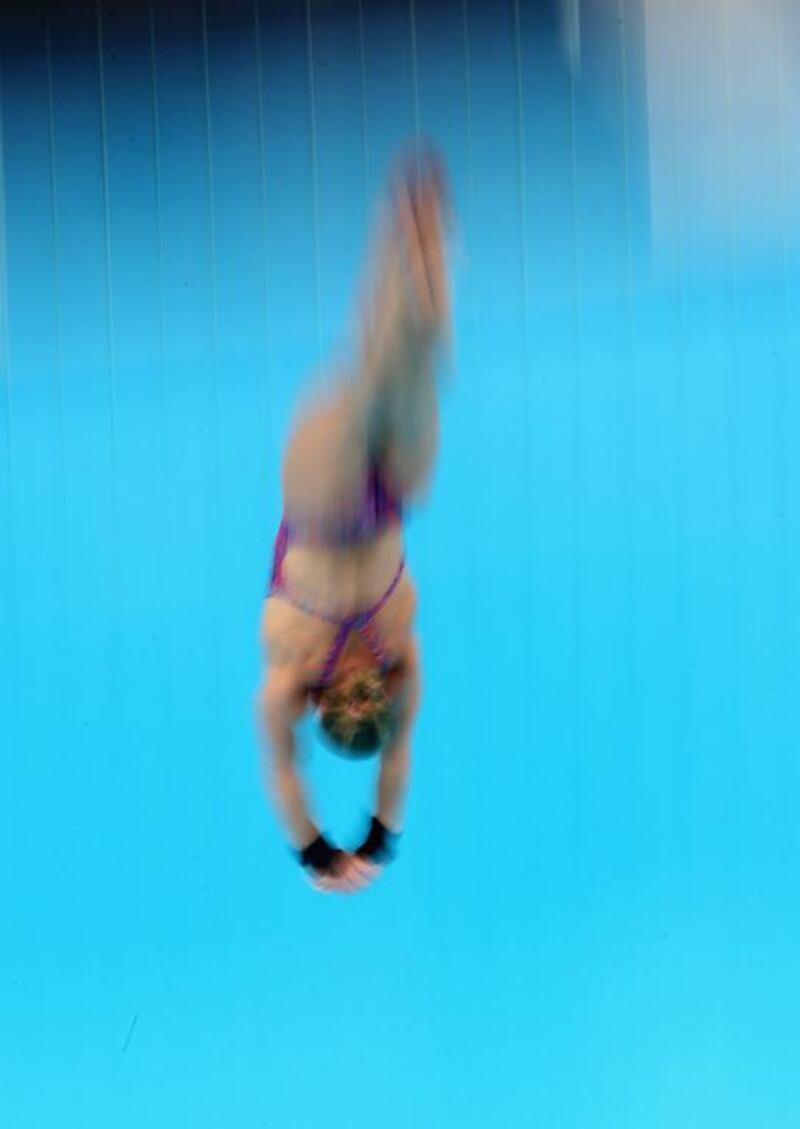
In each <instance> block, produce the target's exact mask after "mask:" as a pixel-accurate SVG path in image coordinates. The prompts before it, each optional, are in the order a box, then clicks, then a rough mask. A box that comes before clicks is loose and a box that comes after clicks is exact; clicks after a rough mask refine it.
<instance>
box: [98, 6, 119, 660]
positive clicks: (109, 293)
mask: <svg viewBox="0 0 800 1129" xmlns="http://www.w3.org/2000/svg"><path fill="white" fill-rule="evenodd" d="M95 19H96V39H97V74H98V87H99V95H100V165H101V171H102V176H101V185H102V195H103V256H104V261H105V275H106V336H107V339H108V370H107V372H108V382H107V383H108V416H109V435H110V444H111V451H110V463H111V468H110V469H111V473H110V476H109V491H110V502H111V577H112V601H114V599H115V597H116V595H117V594H118V591H119V545H118V531H119V514H118V483H117V474H118V449H117V448H118V441H119V435H118V432H119V424H118V405H117V357H116V350H115V346H114V284H113V277H112V263H111V258H112V256H111V201H110V198H109V177H108V108H107V102H106V72H105V54H104V52H105V48H104V43H103V12H102V3H101V0H96V4H95ZM113 653H115V649H114V648H112V654H113ZM112 682H113V679H112Z"/></svg>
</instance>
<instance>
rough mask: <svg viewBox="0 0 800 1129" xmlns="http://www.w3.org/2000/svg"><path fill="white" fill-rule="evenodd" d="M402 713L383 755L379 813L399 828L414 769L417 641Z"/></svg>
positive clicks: (410, 652) (410, 659)
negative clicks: (412, 735)
mask: <svg viewBox="0 0 800 1129" xmlns="http://www.w3.org/2000/svg"><path fill="white" fill-rule="evenodd" d="M401 693H402V699H401V714H400V718H399V720H398V724H397V728H396V729H395V732H394V734H393V736H392V738H391V739H390V741H389V742H388V744H387V746H386V748H385V749H384V750H383V753H382V755H381V767H380V771H379V773H378V793H377V802H376V809H375V815H376V816H377V818H378V819H379V820H380V821H381V823H382V824H383V825H384V827H386V828H387V829H388V830H389V831H393V832H394V831H397V830H399V826H400V823H401V820H402V809H403V804H404V801H405V797H406V792H407V790H408V780H409V776H410V772H411V733H412V730H413V727H414V721H415V719H416V716H417V711H418V709H419V702H420V696H421V688H420V672H419V662H418V657H417V648H416V644H414V643H413V642H412V643H411V644H409V648H408V652H407V655H406V658H405V662H404V679H403V689H402V692H401Z"/></svg>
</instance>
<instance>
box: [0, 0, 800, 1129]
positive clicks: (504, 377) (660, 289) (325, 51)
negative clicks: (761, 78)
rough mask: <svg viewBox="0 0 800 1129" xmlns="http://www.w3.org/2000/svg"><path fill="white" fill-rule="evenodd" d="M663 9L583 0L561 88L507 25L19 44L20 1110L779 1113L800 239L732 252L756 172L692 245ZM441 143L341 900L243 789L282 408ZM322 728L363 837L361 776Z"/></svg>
mask: <svg viewBox="0 0 800 1129" xmlns="http://www.w3.org/2000/svg"><path fill="white" fill-rule="evenodd" d="M743 2H744V0H743ZM648 4H649V0H647V2H646V3H644V4H640V3H639V2H638V0H619V2H614V0H608V2H607V3H606V2H602V3H601V2H600V0H594V2H593V3H588V2H587V3H585V4H583V5H582V6H581V20H582V22H581V32H582V34H581V53H580V67H579V69H578V68H577V67H575V66H574V65H573V68H572V69H570V67H569V66H568V65H567V62H566V61H565V56H564V52H563V50H562V33H561V29H560V26H559V6H558V5H557V4H555V3H553V4H544V3H542V4H534V3H526V2H524V0H520V2H519V3H516V4H514V3H505V2H498V3H495V4H491V5H489V4H480V3H477V2H475V0H472V2H465V3H463V4H462V3H455V2H452V3H433V2H429V3H426V2H422V0H417V2H416V3H414V2H412V3H410V4H405V5H403V4H389V3H386V4H373V3H367V2H366V0H364V2H363V3H361V4H357V3H352V2H351V3H347V2H344V0H341V2H338V3H334V2H330V3H323V2H321V0H319V2H315V3H313V4H311V5H309V6H305V5H303V4H293V3H278V2H274V3H256V5H255V6H253V5H252V4H251V3H247V4H245V3H243V2H241V0H236V2H230V0H226V2H225V3H223V2H222V0H213V2H212V0H208V2H207V3H205V4H199V3H198V4H193V3H183V2H177V0H173V2H170V3H155V4H153V5H149V4H148V3H145V2H144V0H142V2H141V3H138V4H137V3H133V2H128V0H126V2H125V3H123V2H122V0H117V2H105V0H104V2H102V3H101V4H99V5H97V6H95V5H91V4H85V5H81V4H78V3H69V4H62V5H58V6H56V5H53V6H50V7H47V8H41V6H37V5H36V4H33V5H29V6H25V7H24V8H23V7H22V6H20V7H18V8H16V9H11V8H7V9H6V10H5V14H4V15H3V16H2V17H1V18H0V43H1V44H2V54H1V55H0V83H1V85H0V98H1V102H0V110H1V111H2V118H1V129H2V134H1V135H0V146H1V148H0V155H1V156H2V181H1V182H0V240H2V242H0V258H1V259H2V271H1V272H0V285H1V286H2V291H1V292H0V301H1V302H2V305H0V332H1V333H2V337H0V365H2V397H0V601H2V603H1V609H2V615H1V616H0V718H2V721H0V733H1V734H2V761H1V762H0V764H1V765H2V786H0V859H2V862H0V875H2V890H3V910H2V915H0V1000H1V1002H0V1118H2V1120H3V1123H4V1124H8V1125H13V1126H18V1127H20V1129H21V1127H22V1126H39V1125H42V1126H44V1125H58V1126H59V1127H63V1129H73V1127H75V1129H89V1127H90V1126H95V1125H98V1126H99V1125H104V1126H105V1125H113V1126H114V1127H115V1129H126V1127H128V1126H130V1127H133V1126H137V1127H139V1126H141V1125H148V1126H150V1127H152V1129H156V1127H158V1126H162V1125H164V1126H175V1125H177V1124H192V1125H195V1126H197V1127H200V1126H205V1125H208V1126H212V1125H213V1126H217V1125H221V1124H224V1125H227V1126H231V1127H234V1126H235V1127H237V1129H238V1127H240V1126H241V1127H243V1126H262V1125H268V1126H271V1127H283V1126H287V1127H295V1126H305V1125H316V1124H318V1123H320V1122H321V1123H323V1124H326V1125H332V1126H336V1127H338V1126H340V1125H342V1126H348V1127H350V1129H357V1127H362V1126H367V1125H371V1124H379V1125H382V1126H385V1129H393V1127H395V1126H398V1127H399V1126H403V1127H405V1126H408V1125H409V1124H410V1123H413V1124H416V1125H418V1126H420V1127H425V1129H428V1127H439V1126H442V1125H445V1124H459V1125H461V1126H464V1127H465V1129H466V1127H471V1126H476V1127H477V1126H485V1125H487V1124H489V1125H499V1126H504V1127H515V1129H516V1127H517V1126H520V1127H522V1126H529V1125H531V1124H534V1123H535V1124H541V1125H543V1126H548V1129H555V1127H560V1126H563V1127H565V1129H566V1127H570V1129H571V1127H576V1129H577V1127H581V1126H588V1125H591V1126H592V1129H601V1127H604V1126H608V1127H609V1129H610V1127H614V1129H619V1127H621V1126H631V1127H636V1129H640V1127H642V1126H648V1127H651V1129H655V1127H662V1126H663V1127H664V1129H674V1127H675V1126H677V1125H681V1126H687V1127H688V1126H702V1127H703V1129H713V1127H715V1126H719V1127H720V1129H722V1127H724V1129H734V1127H737V1129H738V1127H739V1126H741V1127H748V1129H749V1127H750V1126H753V1125H755V1124H764V1125H769V1126H776V1127H777V1126H789V1125H793V1124H795V1123H796V1122H797V1120H798V1117H800V1084H799V1083H798V1075H797V1071H796V1061H797V1052H798V1041H797V1030H796V1027H797V1014H798V1006H799V1005H800V974H799V973H798V965H797V956H796V954H797V951H798V945H800V911H799V910H798V900H797V888H796V869H797V868H796V864H797V858H798V848H800V832H799V831H798V825H797V816H796V813H797V806H798V798H799V797H798V784H799V783H800V769H799V768H798V756H797V754H798V749H799V748H800V705H798V692H797V687H798V676H799V675H800V653H799V650H798V626H800V579H799V578H800V507H799V505H798V499H797V490H796V485H797V483H798V481H800V454H798V445H797V443H796V435H797V428H798V424H799V423H800V393H799V392H798V385H797V372H798V370H799V366H798V360H800V343H799V342H798V334H797V328H796V326H797V311H798V298H799V297H800V285H799V284H800V256H798V254H797V251H796V249H795V244H794V243H793V242H792V240H791V239H790V238H789V235H788V233H787V235H786V238H781V239H778V240H777V241H774V242H772V243H770V242H766V243H765V242H762V243H760V244H759V243H754V242H753V241H749V242H748V241H745V240H744V239H743V238H740V231H739V229H738V228H737V216H740V215H742V214H743V213H742V212H741V211H740V210H738V209H737V207H736V201H737V200H739V201H741V200H742V199H743V196H742V193H743V192H744V186H743V185H742V184H741V183H740V182H737V180H736V175H737V173H736V169H737V168H738V167H739V166H738V165H734V164H733V163H731V164H730V165H729V166H726V165H724V164H723V166H722V167H725V168H728V174H727V179H726V178H725V177H723V182H724V184H725V187H726V196H725V200H724V201H722V200H721V201H720V212H721V214H723V213H724V221H723V223H722V231H723V235H724V239H723V240H722V243H721V245H720V247H718V248H716V249H715V248H714V247H710V245H709V241H708V240H704V239H702V238H697V239H693V235H696V234H697V233H696V232H694V228H693V225H692V223H691V218H692V216H693V214H695V213H694V209H693V193H694V192H698V193H699V191H700V187H701V186H699V183H698V182H697V180H696V179H695V180H694V181H693V180H692V178H691V175H690V174H689V173H688V172H687V171H686V168H687V166H686V164H685V163H683V162H685V161H688V160H690V158H691V153H690V152H689V149H690V148H691V146H690V145H688V144H686V141H685V138H684V143H683V148H682V140H681V134H680V132H679V131H678V130H677V128H676V126H675V122H676V121H679V120H680V118H679V117H676V118H675V119H674V120H673V122H672V126H671V127H669V128H671V129H672V133H668V135H667V136H666V143H664V135H661V134H658V131H659V129H660V128H663V129H668V126H667V125H665V124H664V122H663V121H660V119H658V117H657V116H656V117H654V116H653V113H652V109H653V104H654V103H653V90H652V86H650V87H648V78H649V77H652V74H653V72H652V70H651V71H650V72H649V73H648V69H647V55H646V53H645V42H646V35H645V32H646V18H647V13H648ZM776 5H777V6H776ZM650 7H652V5H650ZM788 11H789V9H788V7H787V6H786V5H782V6H781V5H779V4H777V0H776V2H775V3H774V4H772V5H771V6H770V12H772V13H773V15H774V14H776V13H777V14H780V13H784V14H786V13H788ZM787 27H788V25H787ZM794 30H795V29H794V28H793V26H792V28H789V29H788V30H787V35H786V38H785V40H784V41H783V42H784V46H783V47H782V48H781V51H782V54H781V56H780V58H778V57H777V56H776V58H775V60H774V64H775V65H774V66H772V64H771V63H770V67H769V68H768V72H769V73H770V74H774V75H775V84H776V85H775V88H774V98H773V100H772V101H771V102H768V105H770V106H773V107H774V113H773V112H772V111H771V113H772V116H771V117H769V118H768V119H765V120H764V121H763V122H761V123H759V130H760V136H761V137H762V143H761V149H760V158H759V159H761V160H767V158H769V160H771V161H772V164H769V166H768V167H769V168H770V169H772V168H773V167H774V169H775V170H776V171H775V176H774V181H773V182H772V188H773V189H774V193H775V200H776V201H777V200H780V201H781V202H782V207H783V208H784V209H785V211H783V212H781V211H779V210H776V209H777V205H776V209H773V211H774V214H775V215H778V216H779V217H785V218H786V222H787V224H788V218H789V217H790V216H791V215H793V214H794V211H795V210H796V207H797V203H798V200H800V192H798V186H800V143H798V137H800V130H798V129H797V125H798V122H797V120H796V119H795V118H793V117H792V116H791V114H790V113H789V111H787V109H786V106H787V105H789V103H788V102H787V101H786V100H785V97H784V93H785V90H788V89H789V86H790V84H791V82H792V81H793V80H794V74H793V71H792V60H793V59H794V58H796V52H795V53H794V54H793V53H792V44H793V43H795V39H793V38H792V37H791V35H790V34H789V32H790V31H791V32H792V34H793V32H794ZM721 35H722V33H721V32H720V36H721ZM777 42H779V43H780V42H781V40H780V39H779V40H778V41H777ZM726 44H727V47H726ZM795 45H796V43H795ZM708 46H709V58H710V59H712V60H713V59H716V60H719V59H721V58H723V56H724V57H725V58H727V57H728V56H727V55H726V54H725V51H726V50H728V49H729V48H730V42H729V41H728V40H724V41H723V38H721V37H720V38H719V39H718V40H714V39H712V40H711V41H709V45H708ZM673 48H674V51H675V58H678V57H679V54H680V44H679V43H678V44H676V45H673ZM735 62H736V60H734V63H735ZM738 62H739V68H738V69H737V68H736V67H733V70H732V72H731V73H732V74H734V76H738V78H736V77H735V78H734V85H735V84H736V82H737V81H738V80H739V79H740V80H741V82H742V83H744V82H745V81H746V76H747V66H748V61H747V57H746V56H744V57H742V58H741V59H740V60H738ZM574 63H575V60H574V58H573V64H574ZM784 82H785V86H784V85H782V84H783V83H784ZM681 95H683V96H684V97H686V90H685V87H680V86H678V87H676V88H675V89H672V90H671V91H670V90H667V91H666V95H665V97H666V98H667V101H669V98H672V101H673V103H674V102H675V99H677V98H679V97H680V96H681ZM728 104H730V103H728ZM716 125H717V126H718V129H717V128H716V127H715V130H714V133H713V137H712V136H709V137H708V139H707V140H708V141H709V144H710V143H712V141H713V143H714V144H715V145H717V146H719V147H720V152H721V155H722V159H723V161H724V157H725V153H726V152H728V151H729V149H730V145H731V144H732V139H733V140H735V138H736V136H737V133H736V130H737V120H736V117H735V116H734V115H731V114H728V115H727V119H726V120H722V119H720V121H719V122H718V123H716ZM417 131H422V132H424V133H425V134H427V135H428V136H430V137H432V138H433V139H434V140H435V141H436V142H437V144H439V145H440V146H441V148H442V150H443V151H444V154H445V157H446V160H447V162H448V166H449V170H450V174H451V178H452V184H453V191H454V196H455V201H456V207H457V212H458V228H457V232H456V237H455V241H454V254H453V269H454V279H455V299H456V310H455V313H456V316H455V322H456V324H455V337H456V356H455V363H454V374H453V377H454V378H453V380H452V381H451V382H449V383H448V382H447V381H446V382H445V385H444V389H445V391H444V403H443V411H444V437H443V449H442V457H441V462H440V465H439V468H438V472H437V478H436V483H435V486H434V489H433V492H432V495H431V498H430V500H429V503H428V505H427V506H426V507H425V508H423V509H420V510H419V512H418V513H416V514H415V515H414V516H413V518H412V521H411V524H410V528H409V553H410V560H411V564H412V568H413V570H414V573H415V575H416V577H417V581H418V585H419V589H420V597H421V607H420V619H419V628H420V636H421V641H422V646H423V654H424V667H425V674H426V697H425V703H424V708H423V712H422V716H421V719H420V724H419V728H418V735H417V742H416V753H415V775H414V782H413V790H412V795H411V799H410V803H409V808H408V818H407V832H406V835H405V838H404V843H403V850H402V856H401V859H400V861H399V862H398V863H397V865H396V867H394V868H393V869H392V870H391V871H389V872H388V873H387V874H386V875H385V876H384V877H383V878H382V879H381V881H380V883H379V884H378V885H377V886H376V887H375V888H374V889H372V890H370V891H369V892H367V893H366V894H364V895H363V896H361V897H358V898H355V899H353V900H338V899H324V898H320V897H318V896H317V895H315V894H313V893H312V892H311V891H310V890H309V889H308V888H307V887H306V886H305V885H304V884H303V883H302V881H301V879H300V877H299V875H298V873H297V869H296V867H295V866H294V865H293V864H292V862H291V860H290V859H289V857H288V854H287V851H286V849H285V846H284V844H283V841H282V837H281V832H280V829H279V827H278V825H277V824H276V822H275V820H274V819H273V817H272V815H271V813H270V812H269V810H268V808H267V806H266V804H265V801H264V798H263V795H262V791H261V784H260V780H259V770H258V756H257V752H256V747H255V741H254V736H253V724H252V695H253V691H254V688H255V685H256V683H257V679H258V677H259V656H258V650H257V640H256V627H257V620H258V616H259V610H260V600H261V596H262V593H263V586H264V581H265V578H266V575H267V571H268V566H269V554H270V548H271V538H272V535H273V532H274V528H275V525H276V523H277V520H278V517H279V507H280V499H279V496H278V491H277V485H278V483H277V474H276V472H277V468H278V464H279V459H280V450H281V443H282V440H283V437H284V434H285V429H286V427H287V425H288V422H289V420H290V419H291V414H292V411H293V406H294V403H295V399H296V396H297V394H298V393H299V392H300V390H301V389H302V388H303V386H304V382H305V380H306V379H307V376H308V373H309V372H310V371H311V370H313V369H315V368H317V367H318V366H319V365H320V364H322V363H324V361H325V359H326V358H327V357H328V356H329V355H331V351H332V350H333V351H335V350H336V349H337V348H338V347H340V346H341V344H342V342H343V341H344V340H346V335H345V333H344V330H345V327H346V325H347V319H348V317H349V316H350V315H351V313H352V301H351V298H352V287H353V285H354V283H355V280H356V277H357V273H356V272H357V267H358V264H359V256H360V254H361V251H362V247H363V243H364V239H365V236H366V232H367V230H368V224H369V218H370V215H371V209H372V206H373V202H374V198H375V196H376V193H377V191H378V190H379V188H380V186H381V184H382V183H383V180H384V177H385V174H386V170H387V167H388V164H389V161H390V159H391V157H392V156H393V155H394V153H395V152H396V150H397V147H398V145H399V144H401V143H402V142H404V141H406V140H407V139H408V138H409V137H411V136H413V135H414V134H415V133H416V132H417ZM764 139H766V140H764ZM656 140H658V141H659V142H661V143H662V144H661V150H660V151H666V152H669V153H672V154H673V157H674V164H673V165H672V166H670V167H671V169H672V176H671V178H670V180H669V183H667V185H666V187H665V186H664V185H661V186H660V191H661V196H662V198H663V197H664V195H665V193H666V195H667V196H668V198H669V200H670V201H671V207H672V212H671V217H672V222H671V223H670V224H667V225H666V226H664V225H662V226H660V227H659V229H658V232H659V234H658V239H656V238H655V234H654V233H655V230H656V229H655V225H654V223H653V222H652V215H653V210H652V200H653V199H654V198H656V196H657V188H658V186H657V185H655V184H654V182H653V175H654V174H653V170H654V168H656V164H657V163H654V161H653V159H652V156H653V153H654V152H655V151H656V150H655V148H654V146H655V142H656ZM695 143H696V138H693V141H692V144H695ZM681 154H683V156H681ZM754 159H755V157H754ZM717 165H719V163H718V162H717ZM737 193H738V195H737ZM781 233H782V229H781ZM701 234H702V233H701ZM792 483H794V484H795V485H794V486H792ZM306 739H307V744H308V747H309V750H310V751H311V752H312V756H311V759H310V766H309V767H310V772H311V775H312V777H313V780H314V783H315V794H316V797H317V800H318V809H319V811H320V813H321V818H323V820H324V822H325V824H326V826H328V827H330V828H331V829H332V830H333V831H334V832H336V833H339V834H341V835H342V836H343V837H345V838H347V837H348V836H352V835H354V834H357V833H358V832H359V831H360V830H361V826H362V820H363V815H364V812H365V811H366V807H367V804H368V802H369V796H370V787H371V777H370V772H369V771H365V770H363V769H362V768H361V767H354V766H350V765H347V764H344V763H338V762H336V761H335V760H334V759H333V758H330V757H328V756H326V755H325V754H324V753H322V752H321V751H319V750H318V749H317V747H316V746H315V743H314V737H313V734H312V733H311V732H309V733H307V734H306ZM792 1062H794V1063H795V1067H792Z"/></svg>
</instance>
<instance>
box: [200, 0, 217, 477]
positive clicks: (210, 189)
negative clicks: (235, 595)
mask: <svg viewBox="0 0 800 1129" xmlns="http://www.w3.org/2000/svg"><path fill="white" fill-rule="evenodd" d="M200 16H201V26H202V33H203V107H204V113H205V135H206V138H205V140H206V195H207V198H208V257H209V269H210V274H211V364H212V396H213V402H214V472H215V476H216V484H217V489H218V490H219V476H220V465H221V446H222V435H221V432H222V417H221V411H220V394H219V300H218V282H217V221H216V209H215V193H214V141H213V137H212V128H211V72H210V67H209V61H208V11H207V0H200Z"/></svg>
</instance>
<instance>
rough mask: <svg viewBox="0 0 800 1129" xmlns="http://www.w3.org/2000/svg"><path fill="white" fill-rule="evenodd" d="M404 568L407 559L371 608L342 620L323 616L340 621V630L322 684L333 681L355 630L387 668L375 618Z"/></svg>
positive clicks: (382, 665) (374, 656)
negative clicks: (347, 643)
mask: <svg viewBox="0 0 800 1129" xmlns="http://www.w3.org/2000/svg"><path fill="white" fill-rule="evenodd" d="M404 568H405V561H404V560H401V561H400V564H399V565H398V566H397V571H396V572H395V574H394V577H393V578H392V582H391V584H390V585H389V587H388V588H387V589H386V591H385V592H384V593H383V595H382V596H381V598H380V600H378V602H377V603H376V604H373V605H372V607H371V608H367V609H366V611H362V612H357V613H356V614H355V615H350V616H347V618H346V619H340V620H337V619H334V618H333V617H332V616H327V615H324V616H322V617H321V618H322V619H325V620H327V621H328V623H338V624H339V630H338V631H337V632H336V637H335V639H334V640H333V644H332V646H331V649H330V651H329V652H328V657H327V659H326V660H325V664H324V666H323V668H322V674H321V675H320V679H319V685H320V686H327V685H328V683H329V682H330V681H331V678H332V677H333V672H334V670H335V669H336V664H337V662H338V661H339V659H340V658H341V654H342V651H343V650H344V645H345V643H346V642H347V637H348V635H349V634H350V632H351V631H355V632H357V633H358V634H359V635H360V636H361V638H362V639H363V640H364V642H365V643H366V644H367V646H368V647H369V649H370V652H371V653H372V657H373V658H374V659H375V662H376V663H377V664H378V666H379V667H380V668H381V669H385V667H386V665H387V658H386V649H385V648H384V646H383V644H382V643H381V641H380V637H379V636H378V633H377V631H376V630H375V624H374V623H373V620H374V619H375V617H376V616H377V615H378V613H379V612H380V611H381V610H382V609H383V608H384V607H385V606H386V604H387V603H388V601H389V598H390V597H391V595H392V593H393V592H394V590H395V589H396V588H397V585H398V584H399V583H400V578H401V576H402V575H403V569H404ZM312 614H318V613H312Z"/></svg>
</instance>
